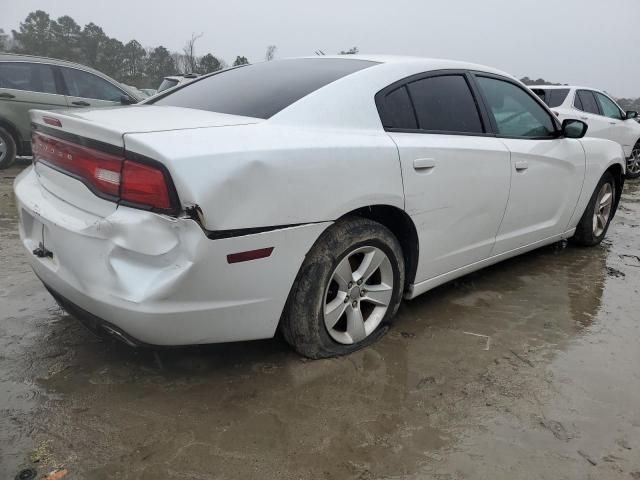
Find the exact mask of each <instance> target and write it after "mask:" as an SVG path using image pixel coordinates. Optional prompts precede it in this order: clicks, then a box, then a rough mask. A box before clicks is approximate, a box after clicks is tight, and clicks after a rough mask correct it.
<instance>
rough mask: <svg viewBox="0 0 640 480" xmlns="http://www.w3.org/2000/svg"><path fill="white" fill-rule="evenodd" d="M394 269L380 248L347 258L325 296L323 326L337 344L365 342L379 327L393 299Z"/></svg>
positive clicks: (359, 250) (337, 268) (363, 249)
mask: <svg viewBox="0 0 640 480" xmlns="http://www.w3.org/2000/svg"><path fill="white" fill-rule="evenodd" d="M393 286H394V285H393V268H392V267H391V261H390V260H389V257H388V256H387V254H386V253H384V252H383V251H382V250H381V249H379V248H377V247H360V248H357V249H356V250H353V251H352V252H350V253H349V254H347V255H346V256H345V257H344V258H343V259H342V260H340V263H339V264H338V266H337V267H336V269H335V270H334V271H333V274H332V275H331V279H330V280H329V285H327V287H326V289H325V294H324V306H323V314H324V324H325V327H326V328H327V332H328V333H329V335H330V336H331V338H333V340H335V341H336V342H338V343H342V344H346V345H351V344H354V343H358V342H360V341H362V340H364V339H365V338H366V337H368V336H369V335H371V333H373V331H375V329H376V328H377V327H378V325H380V322H381V321H382V319H383V318H384V316H385V314H386V313H387V309H388V308H389V305H390V303H391V297H392V296H393Z"/></svg>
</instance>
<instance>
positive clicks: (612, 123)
mask: <svg viewBox="0 0 640 480" xmlns="http://www.w3.org/2000/svg"><path fill="white" fill-rule="evenodd" d="M617 124H618V122H609V125H617Z"/></svg>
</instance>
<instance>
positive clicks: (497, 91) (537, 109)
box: [478, 77, 555, 137]
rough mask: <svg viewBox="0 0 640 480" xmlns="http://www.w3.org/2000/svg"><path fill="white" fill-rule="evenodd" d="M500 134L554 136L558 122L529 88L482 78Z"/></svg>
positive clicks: (486, 96) (479, 78)
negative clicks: (528, 90)
mask: <svg viewBox="0 0 640 480" xmlns="http://www.w3.org/2000/svg"><path fill="white" fill-rule="evenodd" d="M478 83H479V85H480V88H482V91H483V93H484V95H485V98H486V99H487V103H488V106H489V110H490V111H491V113H492V114H493V118H494V119H495V122H496V126H497V128H498V133H499V134H500V135H505V136H509V137H552V136H554V134H555V124H554V123H553V120H552V119H551V116H550V115H549V113H548V112H547V111H546V110H545V109H544V108H543V107H542V106H541V105H540V104H539V103H538V102H536V101H535V99H534V98H533V97H532V96H531V95H529V94H528V93H527V92H526V91H525V90H523V89H522V88H520V87H518V86H517V85H514V84H513V83H510V82H506V81H503V80H497V79H494V78H488V77H478Z"/></svg>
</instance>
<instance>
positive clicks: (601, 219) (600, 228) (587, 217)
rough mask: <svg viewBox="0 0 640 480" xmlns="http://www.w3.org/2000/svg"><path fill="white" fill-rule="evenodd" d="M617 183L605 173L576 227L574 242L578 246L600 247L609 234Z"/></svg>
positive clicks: (608, 173) (611, 176) (609, 174)
mask: <svg viewBox="0 0 640 480" xmlns="http://www.w3.org/2000/svg"><path fill="white" fill-rule="evenodd" d="M615 201H616V182H615V179H614V178H613V175H612V174H611V173H610V172H605V174H604V175H603V176H602V178H601V179H600V181H599V182H598V185H597V186H596V189H595V190H594V192H593V194H592V195H591V199H590V200H589V204H588V205H587V208H586V209H585V211H584V213H583V214H582V218H581V219H580V222H579V223H578V226H577V227H576V232H575V234H574V236H573V237H572V239H571V240H572V241H573V242H574V243H577V244H578V245H584V246H587V247H592V246H595V245H598V244H599V243H600V242H601V241H602V239H603V238H604V237H605V235H606V234H607V230H608V229H609V225H610V224H611V219H612V218H613V214H614V211H615Z"/></svg>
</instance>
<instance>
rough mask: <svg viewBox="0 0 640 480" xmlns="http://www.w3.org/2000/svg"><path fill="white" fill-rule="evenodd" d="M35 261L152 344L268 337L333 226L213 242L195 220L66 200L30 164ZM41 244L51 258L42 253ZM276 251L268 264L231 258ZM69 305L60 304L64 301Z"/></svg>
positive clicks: (77, 300)
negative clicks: (99, 210)
mask: <svg viewBox="0 0 640 480" xmlns="http://www.w3.org/2000/svg"><path fill="white" fill-rule="evenodd" d="M15 192H16V198H17V203H18V210H19V213H20V236H21V239H22V242H23V244H24V246H25V248H26V249H27V255H28V258H29V262H30V264H31V266H32V268H33V270H34V271H35V273H36V274H37V275H38V277H39V278H40V279H41V280H42V282H43V283H44V284H45V285H46V286H47V287H48V288H50V289H51V290H53V291H54V292H56V294H57V295H58V297H61V298H63V299H65V300H66V301H67V302H68V303H69V304H71V305H74V306H76V307H77V308H78V309H79V310H82V311H86V312H88V313H89V314H91V315H93V316H95V317H97V318H99V319H102V320H104V321H106V322H107V323H108V324H110V325H112V326H115V327H116V328H117V329H118V330H121V331H122V332H123V334H124V335H126V336H129V337H131V338H133V339H136V340H137V341H139V342H142V343H147V344H154V345H186V344H202V343H216V342H228V341H238V340H252V339H259V338H269V337H272V336H273V335H274V333H275V330H276V327H277V324H278V321H279V318H280V315H281V312H282V309H283V307H284V304H285V302H286V299H287V296H288V294H289V290H290V288H291V285H292V284H293V281H294V280H295V277H296V275H297V273H298V270H299V268H300V265H301V264H302V261H303V259H304V256H305V255H306V253H307V251H308V250H309V248H311V246H312V244H313V242H314V241H315V240H316V239H317V237H318V236H319V235H320V233H321V232H322V231H323V230H324V229H325V228H326V227H327V226H328V225H329V223H319V224H309V225H301V226H295V227H291V228H283V229H277V230H273V231H267V232H262V233H257V234H253V235H243V236H238V237H232V238H223V239H218V240H211V239H209V238H207V236H206V235H205V233H204V232H203V230H202V229H201V228H200V226H199V225H198V223H197V222H196V221H194V220H192V219H189V218H173V217H169V216H164V215H159V214H155V213H151V212H145V211H141V210H136V209H132V208H128V207H123V206H120V207H118V208H117V209H115V211H113V212H112V213H110V214H109V215H107V216H105V217H100V216H97V215H93V214H90V213H87V212H85V211H83V210H82V209H80V208H78V207H75V206H73V205H70V204H69V203H67V202H65V201H63V200H61V199H60V198H58V197H56V196H55V195H53V194H52V193H50V192H49V191H48V190H47V189H45V188H44V187H43V186H42V185H41V184H40V182H39V181H38V178H37V175H36V174H35V172H34V171H33V168H29V169H27V170H26V171H25V172H23V173H22V174H21V175H20V176H18V178H16V181H15ZM40 244H42V246H44V248H45V249H46V251H49V252H51V256H48V255H44V256H41V257H39V256H36V255H35V254H34V253H33V251H34V250H36V249H37V248H38V246H39V245H40ZM269 247H273V252H272V253H271V255H270V256H269V257H267V258H260V259H257V260H252V261H247V262H241V263H231V264H230V263H228V261H227V255H230V254H233V253H237V252H244V251H248V250H255V249H262V248H269ZM63 303H64V302H63Z"/></svg>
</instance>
